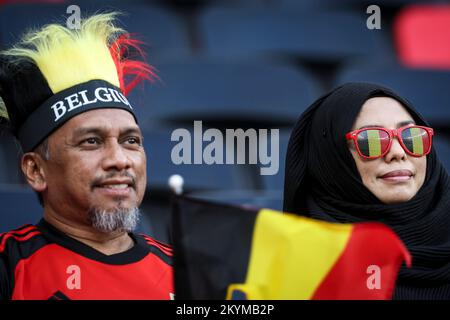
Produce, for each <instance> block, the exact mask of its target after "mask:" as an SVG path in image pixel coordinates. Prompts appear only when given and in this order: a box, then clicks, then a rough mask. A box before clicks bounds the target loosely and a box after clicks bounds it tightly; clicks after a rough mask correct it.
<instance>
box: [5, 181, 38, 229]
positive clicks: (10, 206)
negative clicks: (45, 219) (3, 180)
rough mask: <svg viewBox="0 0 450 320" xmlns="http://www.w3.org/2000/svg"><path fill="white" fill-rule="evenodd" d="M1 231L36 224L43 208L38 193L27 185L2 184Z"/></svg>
mask: <svg viewBox="0 0 450 320" xmlns="http://www.w3.org/2000/svg"><path fill="white" fill-rule="evenodd" d="M0 203H1V204H2V210H1V213H0V232H6V231H9V230H12V229H15V228H18V227H20V226H22V225H24V224H35V223H37V222H39V220H40V219H41V217H42V213H43V208H42V207H41V206H40V204H39V202H38V198H37V196H36V194H35V193H34V192H33V191H32V190H31V189H30V188H27V187H24V186H14V185H0Z"/></svg>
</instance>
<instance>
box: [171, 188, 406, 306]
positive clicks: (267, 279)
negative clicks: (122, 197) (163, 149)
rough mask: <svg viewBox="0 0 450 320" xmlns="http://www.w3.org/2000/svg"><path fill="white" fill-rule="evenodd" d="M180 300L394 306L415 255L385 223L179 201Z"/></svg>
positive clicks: (177, 283) (176, 238) (176, 247)
mask: <svg viewBox="0 0 450 320" xmlns="http://www.w3.org/2000/svg"><path fill="white" fill-rule="evenodd" d="M172 223H173V245H174V270H175V271H174V272H175V295H176V298H177V299H226V298H227V299H238V300H241V299H391V297H392V294H393V290H394V287H395V281H396V278H397V274H398V270H399V267H400V265H401V263H402V262H403V261H406V263H407V265H408V266H409V265H410V260H411V258H410V255H409V253H408V251H407V249H406V248H405V246H404V245H403V244H402V242H401V241H400V239H399V238H398V237H397V236H396V235H395V234H394V232H393V231H391V229H389V228H388V227H386V226H384V225H382V224H380V223H357V224H335V223H327V222H322V221H317V220H313V219H308V218H304V217H300V216H297V215H292V214H286V213H281V212H277V211H273V210H268V209H261V210H258V209H251V208H245V207H238V206H230V205H223V204H215V203H211V202H206V201H201V200H195V199H190V198H187V197H175V198H174V206H173V212H172Z"/></svg>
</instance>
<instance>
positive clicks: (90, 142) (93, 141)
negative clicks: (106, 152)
mask: <svg viewBox="0 0 450 320" xmlns="http://www.w3.org/2000/svg"><path fill="white" fill-rule="evenodd" d="M98 142H99V141H98V139H97V138H87V139H85V140H83V141H82V142H81V143H82V144H88V145H95V144H97V143H98Z"/></svg>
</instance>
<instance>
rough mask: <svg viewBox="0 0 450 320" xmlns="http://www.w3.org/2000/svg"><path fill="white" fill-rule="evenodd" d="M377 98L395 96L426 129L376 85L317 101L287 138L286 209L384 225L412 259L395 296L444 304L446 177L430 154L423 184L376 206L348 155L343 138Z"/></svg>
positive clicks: (449, 224)
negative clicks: (409, 193) (408, 195)
mask: <svg viewBox="0 0 450 320" xmlns="http://www.w3.org/2000/svg"><path fill="white" fill-rule="evenodd" d="M378 96H384V97H391V98H394V99H395V100H397V101H399V102H400V103H402V104H403V106H404V107H405V108H406V109H407V111H409V113H410V114H411V116H412V117H413V119H414V120H415V121H416V123H417V124H420V125H425V126H429V125H428V123H427V122H426V121H425V120H424V119H423V118H422V116H421V115H420V114H419V113H417V111H415V110H414V108H413V107H412V105H411V103H410V102H408V101H407V100H405V99H403V98H401V97H400V96H398V95H397V94H395V93H394V92H393V91H391V90H390V89H387V88H384V87H381V86H378V85H375V84H368V83H348V84H345V85H342V86H340V87H338V88H336V89H335V90H333V91H332V92H330V93H328V94H326V95H324V96H322V97H321V98H319V99H318V100H317V101H316V102H314V103H313V104H312V105H311V106H310V107H309V108H308V109H307V110H306V111H305V112H304V113H303V114H302V115H301V117H300V118H299V120H298V121H297V124H296V125H295V127H294V130H293V132H292V134H291V137H290V140H289V146H288V151H287V156H286V172H285V185H284V210H285V211H288V212H294V213H297V214H300V215H305V216H309V217H312V218H316V219H320V220H324V221H331V222H342V223H344V222H350V223H351V222H361V221H379V222H382V223H385V224H387V225H388V226H390V227H391V228H392V229H393V230H394V231H395V232H396V233H397V234H398V235H399V237H400V238H401V239H402V240H403V242H404V243H405V244H406V246H407V247H408V249H409V251H410V253H411V254H412V256H413V261H412V263H413V266H412V268H410V269H407V268H406V267H405V266H402V268H401V270H400V274H399V279H398V283H397V288H396V291H395V293H394V298H399V299H430V298H431V299H434V298H437V299H439V298H450V179H449V176H448V174H447V172H446V170H445V168H444V167H443V166H442V164H441V162H440V161H439V159H438V156H437V155H436V152H435V150H434V148H433V149H432V151H431V153H430V154H429V155H428V156H427V172H426V177H425V181H424V184H423V186H422V187H421V189H420V190H419V191H418V193H417V194H416V195H415V196H414V197H413V198H412V199H411V200H409V201H407V202H403V203H398V204H384V203H382V202H381V201H380V200H378V198H377V197H375V195H373V194H372V193H371V192H370V191H369V190H368V189H367V188H366V187H365V186H364V185H363V183H362V180H361V177H360V175H359V173H358V170H357V167H356V164H355V161H354V159H353V157H352V155H351V153H350V151H349V149H348V146H347V142H346V140H345V134H346V133H347V132H349V131H350V130H351V128H352V126H353V123H354V121H355V119H356V117H357V115H358V113H359V111H360V110H361V107H362V105H363V104H364V102H365V101H366V100H368V99H369V98H372V97H378ZM380 112H382V110H380Z"/></svg>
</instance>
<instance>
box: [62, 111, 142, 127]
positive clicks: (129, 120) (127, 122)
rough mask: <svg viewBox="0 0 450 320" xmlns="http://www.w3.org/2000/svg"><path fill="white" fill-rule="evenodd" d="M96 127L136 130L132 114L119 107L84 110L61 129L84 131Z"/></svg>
mask: <svg viewBox="0 0 450 320" xmlns="http://www.w3.org/2000/svg"><path fill="white" fill-rule="evenodd" d="M93 128H95V129H97V130H101V131H120V132H122V131H127V130H130V129H134V130H138V131H139V126H138V125H137V123H136V120H135V119H134V117H133V115H132V114H131V113H129V112H128V111H125V110H120V109H98V110H91V111H88V112H84V113H82V114H79V115H77V116H76V117H73V118H72V119H70V120H69V121H68V122H67V123H65V124H64V125H63V126H62V127H61V129H65V130H64V131H66V130H67V131H69V132H80V131H86V130H87V129H93Z"/></svg>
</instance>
